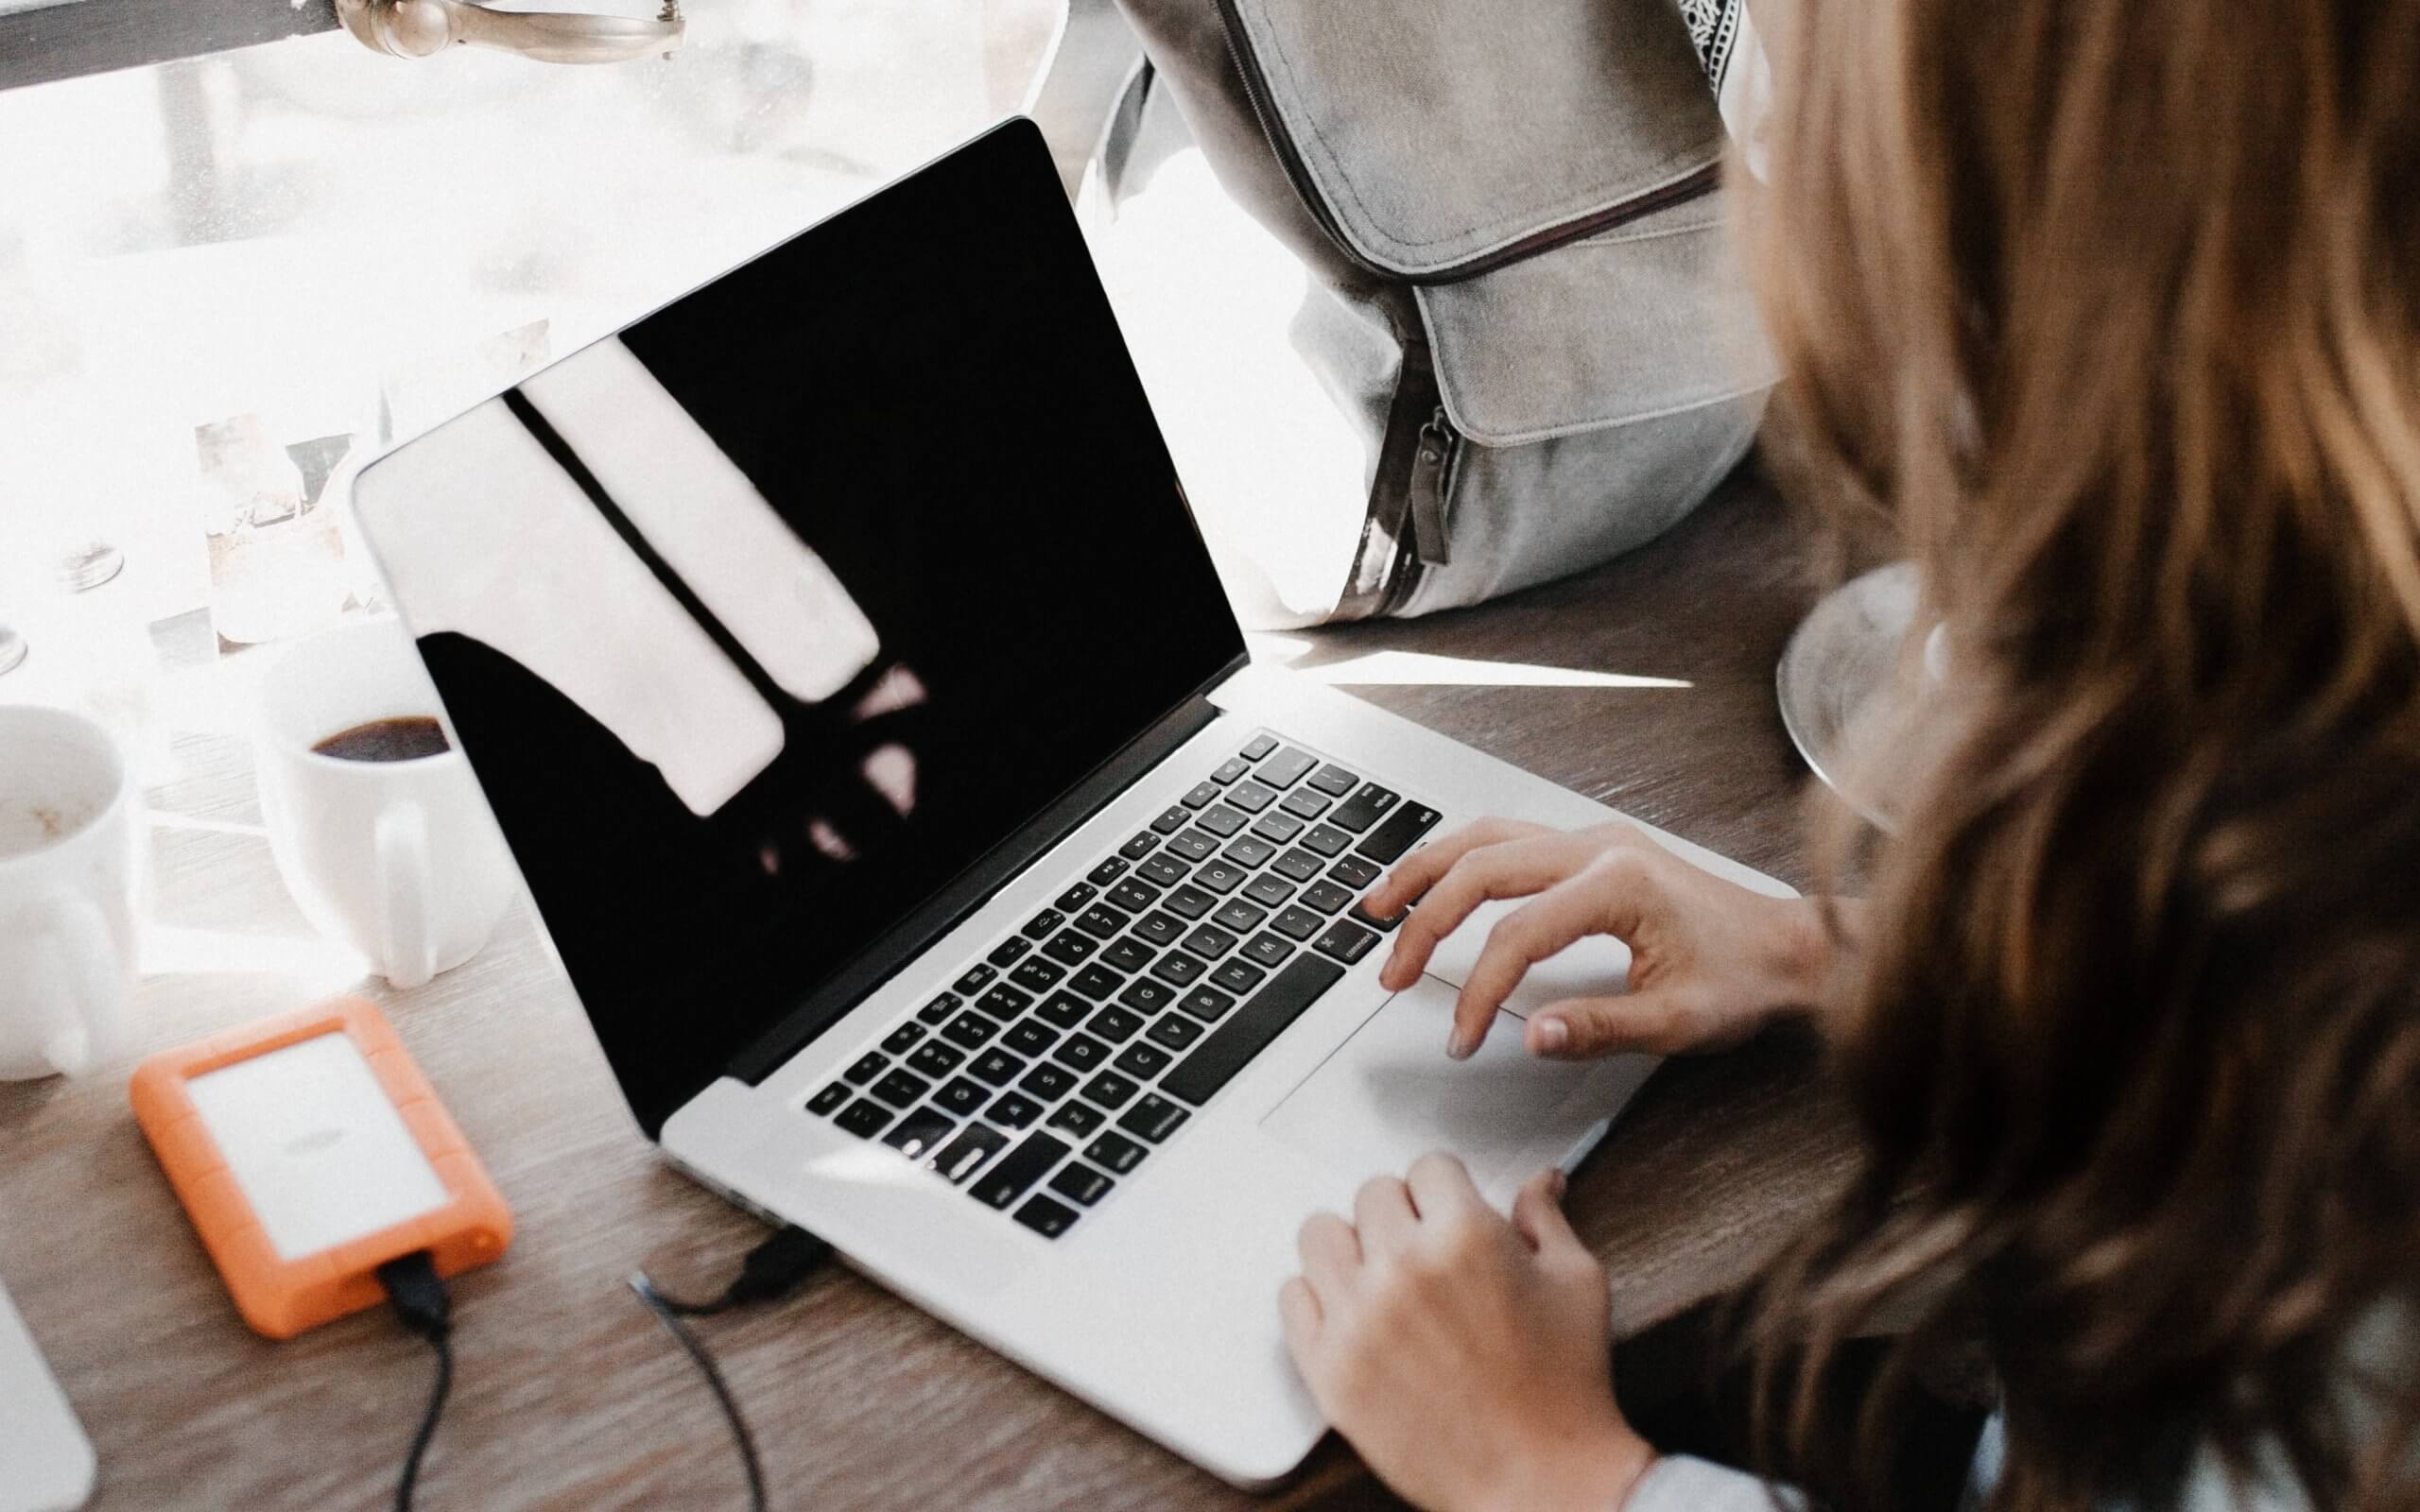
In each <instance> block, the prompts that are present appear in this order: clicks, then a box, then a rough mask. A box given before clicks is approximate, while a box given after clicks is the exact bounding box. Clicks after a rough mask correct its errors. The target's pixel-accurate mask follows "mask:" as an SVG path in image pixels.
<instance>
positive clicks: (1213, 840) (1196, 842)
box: [1168, 830, 1219, 861]
mask: <svg viewBox="0 0 2420 1512" xmlns="http://www.w3.org/2000/svg"><path fill="white" fill-rule="evenodd" d="M1168 850H1170V851H1174V852H1175V853H1176V854H1178V855H1181V856H1183V857H1184V859H1186V860H1187V861H1200V860H1201V859H1203V858H1204V857H1206V856H1210V855H1214V854H1216V853H1217V852H1218V850H1219V837H1218V836H1217V835H1215V834H1210V833H1204V832H1203V831H1201V830H1187V831H1185V832H1184V833H1183V834H1172V835H1170V836H1168Z"/></svg>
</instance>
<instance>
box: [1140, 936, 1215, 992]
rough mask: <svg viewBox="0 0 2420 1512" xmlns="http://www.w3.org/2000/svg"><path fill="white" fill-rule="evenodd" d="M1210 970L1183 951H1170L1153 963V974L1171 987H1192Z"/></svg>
mask: <svg viewBox="0 0 2420 1512" xmlns="http://www.w3.org/2000/svg"><path fill="white" fill-rule="evenodd" d="M1213 933H1216V931H1214V932H1213ZM1208 970H1209V968H1208V967H1205V966H1203V965H1202V964H1201V962H1200V961H1197V960H1195V959H1194V958H1193V957H1192V956H1190V955H1187V954H1184V953H1183V952H1182V951H1170V952H1169V953H1168V954H1166V955H1163V956H1161V957H1160V958H1159V959H1158V960H1156V961H1153V962H1152V963H1151V974H1152V975H1153V976H1156V977H1158V978H1159V979H1160V980H1161V981H1163V982H1166V983H1167V985H1168V986H1170V987H1190V986H1191V985H1192V984H1193V981H1194V979H1195V978H1196V977H1199V976H1200V975H1201V973H1202V972H1203V971H1208Z"/></svg>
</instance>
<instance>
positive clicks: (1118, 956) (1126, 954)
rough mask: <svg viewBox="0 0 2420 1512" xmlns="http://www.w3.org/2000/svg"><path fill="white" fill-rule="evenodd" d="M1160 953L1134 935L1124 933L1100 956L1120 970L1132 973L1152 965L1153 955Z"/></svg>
mask: <svg viewBox="0 0 2420 1512" xmlns="http://www.w3.org/2000/svg"><path fill="white" fill-rule="evenodd" d="M1157 954H1159V952H1157V951H1155V950H1153V949H1151V947H1150V946H1149V945H1146V944H1144V943H1143V942H1142V941H1141V940H1138V939H1136V938H1135V937H1134V936H1132V935H1123V936H1119V937H1118V938H1117V939H1116V940H1115V942H1113V943H1112V944H1111V945H1110V947H1109V949H1107V950H1105V951H1103V952H1101V953H1100V958H1101V960H1102V961H1104V962H1106V963H1107V964H1109V965H1111V966H1114V967H1115V968H1117V969H1118V970H1119V971H1125V972H1128V973H1130V974H1131V973H1132V972H1135V971H1141V970H1142V969H1143V968H1145V967H1147V966H1149V965H1150V964H1151V957H1152V956H1154V955H1157Z"/></svg>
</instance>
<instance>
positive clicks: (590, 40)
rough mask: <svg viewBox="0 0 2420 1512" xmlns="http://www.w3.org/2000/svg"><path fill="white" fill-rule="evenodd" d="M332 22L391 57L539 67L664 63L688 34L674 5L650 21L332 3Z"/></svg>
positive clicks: (397, 2) (452, 4) (379, 1)
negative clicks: (512, 60)
mask: <svg viewBox="0 0 2420 1512" xmlns="http://www.w3.org/2000/svg"><path fill="white" fill-rule="evenodd" d="M337 19H338V20H340V21H342V22H343V23H344V29H345V30H347V31H349V32H352V33H353V35H354V38H355V40H357V41H359V42H360V43H361V44H362V45H364V46H366V47H369V48H372V49H373V50H374V51H377V52H382V53H387V54H389V55H391V56H393V57H396V58H427V57H429V56H431V55H433V54H436V53H441V52H443V51H444V50H445V49H446V48H448V47H451V46H453V45H455V44H456V43H461V44H464V45H467V46H472V47H493V48H494V49H496V50H497V51H499V52H508V53H518V54H520V55H521V56H522V57H524V58H534V59H536V60H539V61H540V62H545V63H619V62H627V61H629V60H632V59H637V58H648V57H652V56H655V55H658V54H662V55H665V56H667V57H668V56H670V54H671V53H672V50H673V49H674V48H676V47H679V46H680V45H681V42H682V38H683V36H684V35H685V34H686V32H687V30H688V23H687V22H685V21H683V19H682V18H681V8H680V5H679V3H678V0H666V5H665V7H664V10H663V12H662V14H661V15H659V16H658V17H656V18H655V19H653V20H643V19H640V18H637V17H631V16H585V15H560V14H555V13H552V12H544V11H525V10H491V9H488V8H487V7H485V6H480V5H472V4H470V3H469V0H337Z"/></svg>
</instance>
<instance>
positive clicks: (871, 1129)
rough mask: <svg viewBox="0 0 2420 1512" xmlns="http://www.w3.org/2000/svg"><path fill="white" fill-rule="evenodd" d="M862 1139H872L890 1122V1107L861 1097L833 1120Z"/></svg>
mask: <svg viewBox="0 0 2420 1512" xmlns="http://www.w3.org/2000/svg"><path fill="white" fill-rule="evenodd" d="M832 1122H833V1123H835V1124H838V1125H840V1126H841V1127H842V1128H845V1129H847V1130H848V1131H849V1132H850V1133H852V1134H855V1135H856V1137H857V1138H859V1139H861V1140H870V1139H872V1138H873V1137H874V1136H875V1135H877V1134H879V1133H881V1132H882V1130H883V1126H884V1125H887V1124H889V1123H890V1108H885V1107H883V1106H882V1105H881V1104H880V1103H870V1102H867V1101H866V1100H865V1099H864V1098H862V1097H860V1098H858V1099H857V1100H856V1102H854V1103H851V1104H850V1105H849V1106H848V1108H846V1109H845V1110H843V1111H842V1112H841V1114H840V1116H839V1117H838V1118H836V1119H834V1120H833V1121H832Z"/></svg>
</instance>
